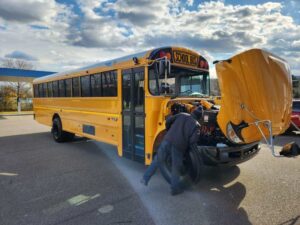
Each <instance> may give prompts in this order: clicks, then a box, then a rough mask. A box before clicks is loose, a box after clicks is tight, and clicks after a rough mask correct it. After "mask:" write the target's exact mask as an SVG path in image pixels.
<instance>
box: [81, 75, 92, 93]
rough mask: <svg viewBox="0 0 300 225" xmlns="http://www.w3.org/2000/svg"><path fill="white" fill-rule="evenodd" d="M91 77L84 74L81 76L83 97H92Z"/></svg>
mask: <svg viewBox="0 0 300 225" xmlns="http://www.w3.org/2000/svg"><path fill="white" fill-rule="evenodd" d="M90 78H91V77H90V76H89V75H88V76H83V77H80V84H81V96H82V97H90V96H91V79H90Z"/></svg>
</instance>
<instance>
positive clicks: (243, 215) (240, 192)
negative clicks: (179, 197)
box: [195, 166, 251, 225]
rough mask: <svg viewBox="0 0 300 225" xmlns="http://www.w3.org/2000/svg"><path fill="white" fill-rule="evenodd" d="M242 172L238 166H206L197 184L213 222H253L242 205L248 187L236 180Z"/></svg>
mask: <svg viewBox="0 0 300 225" xmlns="http://www.w3.org/2000/svg"><path fill="white" fill-rule="evenodd" d="M239 174H240V169H239V167H237V166H234V167H228V168H219V167H205V169H204V171H203V178H202V180H201V181H200V182H199V183H198V184H197V185H196V186H195V188H196V190H197V191H199V193H201V195H203V196H204V199H205V203H203V204H204V207H203V208H204V209H205V211H206V214H207V215H208V217H209V220H210V222H211V224H245V225H247V224H251V222H250V221H249V219H248V215H247V212H246V211H245V210H244V209H243V208H242V207H240V204H241V202H242V200H243V199H244V197H245V195H246V187H245V186H244V185H243V184H242V183H240V182H234V180H235V178H237V177H238V176H239Z"/></svg>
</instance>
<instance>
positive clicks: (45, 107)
mask: <svg viewBox="0 0 300 225" xmlns="http://www.w3.org/2000/svg"><path fill="white" fill-rule="evenodd" d="M216 69H217V73H218V76H219V81H220V89H221V98H219V100H218V103H219V104H218V105H217V104H215V102H214V101H213V98H210V97H209V93H210V84H209V64H208V62H207V60H206V59H205V58H204V57H203V56H202V55H201V54H199V53H197V52H195V51H193V50H190V49H186V48H182V47H163V48H157V49H153V50H149V51H145V52H142V53H138V54H133V55H129V56H125V57H122V58H118V59H113V60H109V61H105V62H101V63H98V64H95V65H92V66H87V67H84V68H80V69H77V70H73V71H67V72H61V73H56V74H53V75H49V76H45V77H41V78H38V79H36V80H34V84H33V85H34V100H33V104H34V115H35V119H36V120H37V121H38V122H39V123H42V124H45V125H48V126H51V127H52V133H53V137H54V139H55V140H56V141H58V142H63V141H68V140H71V139H72V138H73V136H74V134H76V135H80V136H84V137H87V138H90V139H94V140H98V141H102V142H105V143H109V144H112V145H115V146H116V147H117V150H118V155H119V156H123V157H126V158H130V159H133V160H137V161H140V162H143V163H145V164H146V165H149V164H150V163H151V160H152V157H153V154H154V152H155V151H156V149H157V147H158V145H159V143H160V141H161V140H162V137H163V135H164V131H165V118H166V116H168V115H169V114H170V109H171V106H172V105H173V104H174V103H175V102H176V103H181V104H182V105H183V106H184V108H185V111H186V112H191V111H192V110H193V108H195V107H197V106H199V105H202V106H203V107H204V109H205V111H204V115H203V118H202V119H201V121H200V123H201V135H200V136H201V137H200V140H199V146H202V147H203V151H202V153H201V156H202V158H203V159H204V161H205V162H208V164H215V165H216V164H229V163H231V164H237V163H240V162H243V161H245V160H248V159H250V158H251V157H253V156H254V155H255V154H256V153H257V152H258V151H259V141H261V140H262V139H263V138H268V137H273V136H275V135H278V134H280V133H282V132H284V131H285V129H287V127H288V125H289V117H290V114H291V90H292V89H291V79H290V72H289V68H288V65H287V63H286V62H285V61H284V60H283V59H281V58H279V57H277V56H275V55H273V54H271V53H268V52H266V51H263V50H260V49H252V50H249V51H246V52H243V53H241V54H238V55H236V56H234V57H232V58H230V59H227V60H223V61H218V62H216ZM270 84H271V85H270ZM273 112H274V113H273ZM270 131H271V132H270ZM199 154H200V153H199Z"/></svg>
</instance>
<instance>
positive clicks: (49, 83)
mask: <svg viewBox="0 0 300 225" xmlns="http://www.w3.org/2000/svg"><path fill="white" fill-rule="evenodd" d="M47 90H48V97H53V93H52V82H48V83H47Z"/></svg>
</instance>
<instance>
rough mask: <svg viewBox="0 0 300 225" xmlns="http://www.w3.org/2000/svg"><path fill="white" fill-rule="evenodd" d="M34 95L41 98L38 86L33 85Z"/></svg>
mask: <svg viewBox="0 0 300 225" xmlns="http://www.w3.org/2000/svg"><path fill="white" fill-rule="evenodd" d="M33 94H34V97H35V98H38V97H39V88H38V84H35V85H33Z"/></svg>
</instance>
